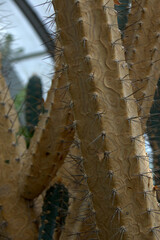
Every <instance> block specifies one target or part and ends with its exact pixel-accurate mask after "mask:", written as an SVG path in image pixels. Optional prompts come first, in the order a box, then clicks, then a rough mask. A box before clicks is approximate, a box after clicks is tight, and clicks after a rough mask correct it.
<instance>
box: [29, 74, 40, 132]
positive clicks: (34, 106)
mask: <svg viewBox="0 0 160 240" xmlns="http://www.w3.org/2000/svg"><path fill="white" fill-rule="evenodd" d="M42 102H43V99H42V83H41V79H40V78H39V77H38V76H36V75H34V76H32V77H31V78H30V79H29V82H28V86H27V91H26V113H25V114H26V123H27V129H28V131H29V133H30V134H31V135H33V133H34V127H35V126H37V124H38V118H39V114H40V113H41V112H42Z"/></svg>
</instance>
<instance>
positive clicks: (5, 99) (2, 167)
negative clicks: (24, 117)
mask: <svg viewBox="0 0 160 240" xmlns="http://www.w3.org/2000/svg"><path fill="white" fill-rule="evenodd" d="M13 105H14V104H13V101H12V100H11V97H10V94H9V89H8V87H7V85H6V83H5V80H4V79H3V77H2V76H0V136H1V137H0V206H1V210H0V212H1V213H0V214H1V220H2V221H1V220H0V225H1V228H0V239H13V240H22V239H24V240H28V239H32V240H33V239H37V237H38V236H37V235H38V234H37V232H38V231H37V227H36V225H35V223H34V219H35V216H34V213H33V209H31V208H30V207H29V202H28V201H25V200H24V199H23V198H21V197H20V193H19V188H18V181H19V174H20V171H21V155H22V154H23V152H24V150H25V144H24V140H23V139H22V138H19V139H16V136H15V134H16V132H17V129H19V123H18V119H17V113H16V111H15V110H14V107H13ZM2 229H3V232H2V231H1V230H2ZM1 234H2V235H1Z"/></svg>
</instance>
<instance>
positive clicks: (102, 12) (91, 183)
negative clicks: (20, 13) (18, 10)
mask: <svg viewBox="0 0 160 240" xmlns="http://www.w3.org/2000/svg"><path fill="white" fill-rule="evenodd" d="M114 2H119V1H113V0H110V1H104V0H99V1H97V0H91V1H85V0H76V1H75V0H69V1H66V0H61V1H59V0H53V1H52V3H53V5H54V8H55V15H54V16H55V20H56V24H57V32H56V34H55V35H56V39H55V42H56V50H55V56H56V67H55V75H54V79H53V81H52V86H51V89H50V91H49V94H48V97H47V100H46V102H45V104H44V107H45V109H46V110H47V111H44V113H43V114H41V115H40V117H39V122H38V125H37V128H36V130H35V133H34V136H33V137H32V139H31V142H30V146H29V148H28V149H26V148H25V146H24V140H23V138H22V137H19V138H18V139H16V136H15V132H16V130H17V129H18V128H19V124H18V119H17V115H16V113H15V111H14V104H13V101H11V99H10V96H9V92H8V88H7V87H6V85H5V83H4V79H3V78H2V77H1V78H0V82H1V84H0V87H1V89H0V110H1V111H0V112H1V115H0V123H1V127H0V135H1V138H0V143H1V146H2V151H0V154H1V155H0V167H1V169H3V172H2V174H1V175H0V184H1V185H0V193H1V194H0V197H1V205H2V208H3V216H2V218H3V219H4V220H5V221H6V222H7V224H6V225H5V231H6V233H7V234H6V236H7V237H9V238H12V239H16V240H21V239H24V240H28V239H30V240H32V239H37V236H38V230H37V228H36V224H35V213H34V204H33V203H34V200H35V198H37V197H38V196H39V195H40V194H42V192H43V191H44V190H45V189H46V188H48V186H49V184H50V182H51V181H52V180H53V178H55V177H56V176H57V174H58V173H57V172H58V170H59V169H60V167H61V166H62V165H63V163H64V160H65V159H66V156H69V155H67V154H68V153H69V152H70V159H69V161H71V162H72V164H73V167H74V165H75V164H76V165H77V166H79V171H80V173H78V174H77V172H76V171H75V173H74V171H73V175H71V176H72V179H73V180H74V181H75V182H78V183H79V184H77V186H79V189H78V190H79V192H78V193H77V194H75V198H79V199H80V201H82V203H84V205H83V204H81V202H78V204H73V205H72V207H73V208H71V209H70V213H71V214H72V213H73V215H72V216H71V215H70V216H67V218H66V220H65V217H66V215H65V214H66V212H65V214H64V215H63V213H64V212H63V211H62V212H61V211H59V213H58V210H57V208H56V207H54V209H52V210H53V211H52V210H51V209H50V210H49V211H51V212H46V211H48V205H46V202H47V201H48V200H47V199H48V198H49V199H50V198H52V196H54V199H55V198H56V197H55V196H56V195H52V196H51V195H49V191H54V193H56V192H57V195H58V194H59V193H58V186H59V185H58V184H57V185H55V186H54V188H53V187H52V188H51V189H50V190H48V192H47V195H46V197H45V202H44V207H43V211H44V214H43V215H42V218H41V219H42V225H41V227H40V232H39V238H44V237H45V238H46V239H48V237H50V238H51V237H52V234H53V232H54V233H55V234H56V231H55V229H56V227H57V228H58V223H57V226H56V221H55V220H59V223H60V226H63V228H64V231H62V235H61V236H59V235H58V237H59V238H60V239H61V240H62V239H63V236H64V239H65V240H67V239H68V240H73V239H74V240H75V239H85V240H87V239H100V240H103V239H104V240H108V239H111V240H112V239H113V240H119V239H121V240H126V239H136V240H141V239H146V240H156V239H159V238H160V227H159V221H160V216H159V207H158V204H157V199H156V189H157V188H155V187H154V185H153V175H152V171H151V169H150V168H149V159H148V156H147V154H146V151H145V141H144V137H143V135H144V133H145V132H146V122H147V119H148V117H149V113H150V109H151V105H152V102H153V98H154V93H155V90H156V86H157V82H158V79H159V74H158V71H157V69H158V68H159V67H160V66H159V65H160V61H159V59H160V56H159V54H160V53H159V51H158V49H159V47H160V41H159V30H160V29H159V28H160V25H159V22H158V21H157V19H159V16H160V12H159V7H160V1H159V0H148V1H145V0H132V8H131V11H130V13H129V14H128V23H127V24H126V28H125V29H123V38H122V36H121V32H120V31H119V29H118V22H117V12H116V11H115V9H114ZM120 3H121V1H120ZM64 10H65V11H64ZM51 21H53V18H51ZM151 114H152V112H151ZM75 130H76V135H74V134H75ZM31 131H33V129H32V130H31ZM73 144H77V145H78V146H79V150H80V153H79V156H74V154H72V151H70V147H71V146H73ZM68 168H69V166H68ZM72 170H73V169H72ZM68 172H69V171H68ZM71 173H72V172H71ZM64 180H65V177H64V179H63V181H64ZM81 183H82V184H81ZM84 183H85V184H86V185H85V184H84ZM83 184H84V185H85V186H84V185H83ZM81 187H82V188H81ZM67 188H68V186H67ZM68 189H69V188H68ZM81 189H82V192H83V194H82V195H81V193H82V192H81ZM72 193H73V192H72ZM59 195H60V194H59ZM81 197H82V198H81ZM67 199H68V196H67V195H66V202H67V201H68V200H67ZM51 200H52V199H51ZM54 203H55V204H54V205H53V206H55V205H56V206H57V201H56V200H54ZM58 204H60V201H59V202H58ZM58 206H59V205H58ZM61 206H62V205H61ZM75 206H80V208H79V209H76V208H75ZM12 207H13V209H12ZM50 207H51V205H50ZM65 207H66V205H65ZM62 208H64V206H62ZM73 211H75V212H73ZM46 213H49V214H46ZM50 213H51V214H50ZM58 214H59V217H60V218H58V219H56V216H58ZM93 216H94V217H93ZM92 217H93V218H92ZM74 218H76V219H75V221H74ZM13 219H14V220H13ZM23 219H24V221H22V220H23ZM73 221H74V224H73V226H74V228H73V230H72V226H71V225H72V224H71V223H72V222H73ZM79 221H82V222H83V224H82V225H81V224H79ZM76 222H77V223H76ZM84 222H85V224H84ZM46 223H48V225H47V224H46ZM51 226H52V227H51ZM67 227H69V231H67V229H66V228H67ZM45 234H46V235H45ZM47 234H49V235H47ZM92 234H93V235H92ZM43 235H44V236H43Z"/></svg>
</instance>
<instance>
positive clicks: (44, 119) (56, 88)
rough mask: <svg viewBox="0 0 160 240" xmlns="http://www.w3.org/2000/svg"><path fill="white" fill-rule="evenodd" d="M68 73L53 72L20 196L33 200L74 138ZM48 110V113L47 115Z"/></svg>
mask: <svg viewBox="0 0 160 240" xmlns="http://www.w3.org/2000/svg"><path fill="white" fill-rule="evenodd" d="M68 87H69V84H68V82H67V73H66V71H65V68H64V69H63V71H59V68H58V67H57V69H56V74H55V77H54V80H53V83H52V87H51V90H50V92H49V95H48V100H47V103H46V104H45V111H46V113H44V114H43V115H41V116H40V121H39V124H38V127H37V129H36V131H35V134H34V136H33V138H32V140H31V143H30V147H29V150H28V152H27V153H26V154H25V156H24V158H25V161H24V165H23V170H22V174H21V180H20V188H21V192H22V196H23V197H24V198H27V199H34V198H35V197H37V196H38V195H39V194H40V193H41V192H42V191H43V190H44V189H45V188H46V187H47V184H48V183H49V182H50V180H51V179H52V178H53V177H54V176H55V175H56V172H57V170H58V168H59V167H60V166H61V165H62V164H63V161H64V159H65V157H66V155H67V153H68V151H69V147H70V145H71V143H72V141H73V137H74V122H73V117H72V109H71V108H72V106H71V105H70V103H71V99H70V95H69V90H68ZM47 111H48V112H47Z"/></svg>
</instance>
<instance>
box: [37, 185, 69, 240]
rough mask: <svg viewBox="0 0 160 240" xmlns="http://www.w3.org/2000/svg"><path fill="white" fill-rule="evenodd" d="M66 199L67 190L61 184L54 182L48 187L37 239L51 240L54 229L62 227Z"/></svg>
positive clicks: (66, 205)
mask: <svg viewBox="0 0 160 240" xmlns="http://www.w3.org/2000/svg"><path fill="white" fill-rule="evenodd" d="M68 201H69V194H68V190H67V189H66V188H65V187H64V185H63V184H55V185H54V186H52V187H50V188H49V189H48V191H47V193H46V196H45V199H44V205H43V209H42V215H41V227H40V229H39V237H38V240H42V239H45V240H51V239H52V236H53V233H54V231H55V229H57V228H62V226H63V225H64V224H65V218H66V216H67V210H68ZM57 219H58V221H57Z"/></svg>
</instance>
